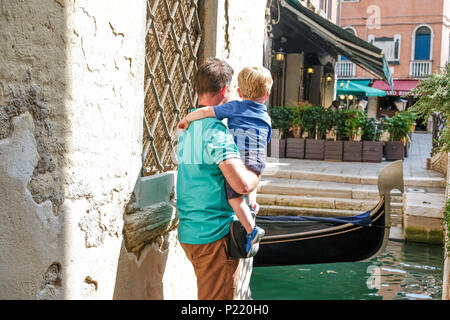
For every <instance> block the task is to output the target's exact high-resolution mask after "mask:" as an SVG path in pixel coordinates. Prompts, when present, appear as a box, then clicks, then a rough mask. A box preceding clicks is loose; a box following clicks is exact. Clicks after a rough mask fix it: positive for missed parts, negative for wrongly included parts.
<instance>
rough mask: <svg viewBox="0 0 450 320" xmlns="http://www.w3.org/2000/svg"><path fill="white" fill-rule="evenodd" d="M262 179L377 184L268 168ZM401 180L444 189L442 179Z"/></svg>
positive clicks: (374, 179) (370, 178)
mask: <svg viewBox="0 0 450 320" xmlns="http://www.w3.org/2000/svg"><path fill="white" fill-rule="evenodd" d="M263 177H267V178H268V177H272V178H284V179H295V180H313V181H328V182H339V183H351V184H363V185H376V184H377V182H378V177H377V176H364V175H363V176H361V175H349V174H341V173H329V172H313V171H305V170H282V169H274V168H270V167H269V168H268V169H267V170H266V171H265V172H264V173H263ZM403 180H404V185H405V187H431V188H445V179H444V178H442V177H405V178H404V179H403Z"/></svg>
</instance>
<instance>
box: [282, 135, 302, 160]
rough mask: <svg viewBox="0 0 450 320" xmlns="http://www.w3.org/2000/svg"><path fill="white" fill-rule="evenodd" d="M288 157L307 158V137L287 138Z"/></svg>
mask: <svg viewBox="0 0 450 320" xmlns="http://www.w3.org/2000/svg"><path fill="white" fill-rule="evenodd" d="M286 158H295V159H304V158H305V139H300V138H287V144H286Z"/></svg>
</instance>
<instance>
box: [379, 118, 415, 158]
mask: <svg viewBox="0 0 450 320" xmlns="http://www.w3.org/2000/svg"><path fill="white" fill-rule="evenodd" d="M414 118H415V116H414V114H413V113H411V112H408V111H403V112H398V113H397V114H395V116H393V117H392V118H386V119H384V120H383V127H384V128H385V129H386V130H387V131H388V132H389V136H390V138H389V141H387V142H386V144H385V146H384V156H385V158H386V160H388V161H391V160H402V159H403V158H404V156H405V153H404V152H405V148H404V142H403V141H404V139H406V136H407V135H408V133H409V132H410V130H411V125H412V123H413V122H414Z"/></svg>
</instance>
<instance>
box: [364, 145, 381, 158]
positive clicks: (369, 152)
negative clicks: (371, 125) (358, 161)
mask: <svg viewBox="0 0 450 320" xmlns="http://www.w3.org/2000/svg"><path fill="white" fill-rule="evenodd" d="M382 160H383V142H381V141H363V149H362V161H364V162H381V161H382Z"/></svg>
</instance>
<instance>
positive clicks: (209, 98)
mask: <svg viewBox="0 0 450 320" xmlns="http://www.w3.org/2000/svg"><path fill="white" fill-rule="evenodd" d="M223 100H224V99H223V97H222V96H221V95H220V94H216V95H211V94H203V95H201V96H199V97H198V105H199V106H218V105H221V104H222V103H224V101H223Z"/></svg>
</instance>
